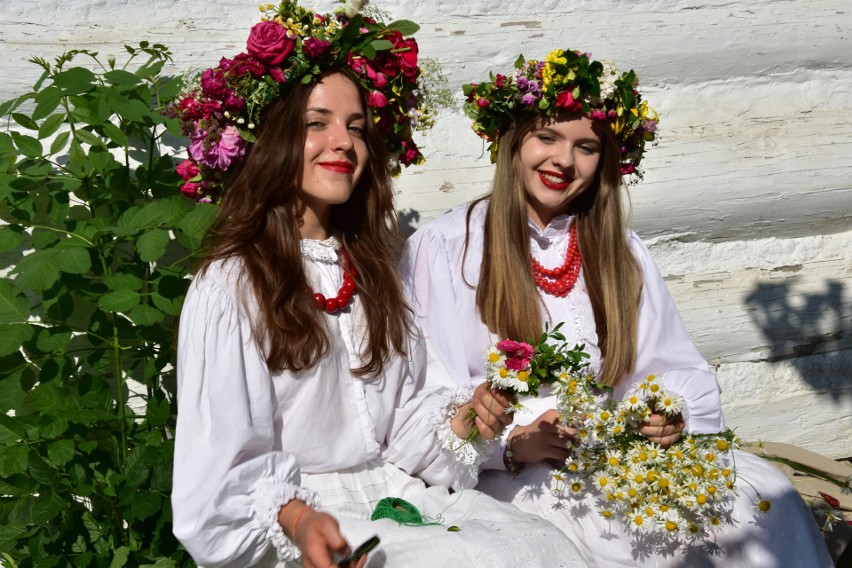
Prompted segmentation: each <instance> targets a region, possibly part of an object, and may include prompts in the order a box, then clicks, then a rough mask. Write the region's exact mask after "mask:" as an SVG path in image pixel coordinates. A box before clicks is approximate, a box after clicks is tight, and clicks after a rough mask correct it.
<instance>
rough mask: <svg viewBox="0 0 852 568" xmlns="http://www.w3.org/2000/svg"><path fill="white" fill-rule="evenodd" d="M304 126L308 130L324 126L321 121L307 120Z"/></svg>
mask: <svg viewBox="0 0 852 568" xmlns="http://www.w3.org/2000/svg"><path fill="white" fill-rule="evenodd" d="M306 126H307V127H308V128H322V127H323V126H325V124H324V123H323V122H322V121H321V120H309V121H308V123H307V125H306Z"/></svg>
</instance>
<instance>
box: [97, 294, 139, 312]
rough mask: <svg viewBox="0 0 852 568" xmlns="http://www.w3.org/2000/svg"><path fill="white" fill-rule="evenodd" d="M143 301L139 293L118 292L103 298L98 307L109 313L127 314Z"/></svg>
mask: <svg viewBox="0 0 852 568" xmlns="http://www.w3.org/2000/svg"><path fill="white" fill-rule="evenodd" d="M141 299H142V296H141V295H140V294H139V293H138V292H133V291H132V290H116V291H115V292H110V293H108V294H105V295H104V296H102V297H101V299H100V301H99V302H98V307H99V308H100V309H102V310H104V311H107V312H127V311H129V310H130V309H131V308H133V307H134V306H136V305H137V304H139V301H140V300H141Z"/></svg>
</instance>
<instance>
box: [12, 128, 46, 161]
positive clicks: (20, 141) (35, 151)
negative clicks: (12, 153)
mask: <svg viewBox="0 0 852 568" xmlns="http://www.w3.org/2000/svg"><path fill="white" fill-rule="evenodd" d="M12 139H13V140H14V141H15V146H17V147H18V150H20V151H21V153H22V154H23V155H24V156H28V157H30V158H40V157H41V155H42V153H43V149H42V147H41V142H39V141H38V140H36V139H35V138H33V137H32V136H26V135H24V134H21V133H20V132H12Z"/></svg>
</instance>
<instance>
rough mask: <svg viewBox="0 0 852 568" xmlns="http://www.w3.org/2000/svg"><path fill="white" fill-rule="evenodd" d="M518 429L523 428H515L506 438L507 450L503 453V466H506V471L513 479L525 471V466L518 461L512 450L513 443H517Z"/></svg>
mask: <svg viewBox="0 0 852 568" xmlns="http://www.w3.org/2000/svg"><path fill="white" fill-rule="evenodd" d="M518 428H521V426H515V427H514V428H512V431H511V432H509V435H508V436H507V437H506V449H505V450H504V451H503V465H505V466H506V470H507V471H508V472H509V473H511V474H512V477H513V478H515V477H517V476H518V474H519V473H521V470H522V469H524V464H522V463H520V462H518V461H517V460H516V457H517V456H516V453H515V451H514V450H513V449H512V443H513V442H514V441H515V440H514V438H515V435H516V434H517V433H518Z"/></svg>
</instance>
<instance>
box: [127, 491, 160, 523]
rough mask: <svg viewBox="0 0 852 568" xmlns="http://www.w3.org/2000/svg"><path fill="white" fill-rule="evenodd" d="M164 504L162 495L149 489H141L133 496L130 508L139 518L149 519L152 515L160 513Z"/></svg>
mask: <svg viewBox="0 0 852 568" xmlns="http://www.w3.org/2000/svg"><path fill="white" fill-rule="evenodd" d="M162 506H163V496H162V495H160V494H159V493H151V492H149V491H140V492H139V493H137V494H136V495H134V496H133V501H132V502H131V505H130V509H131V510H132V511H133V514H134V515H135V516H136V518H137V519H147V518H148V517H150V516H151V515H153V514H155V513H159V512H160V509H161V508H162Z"/></svg>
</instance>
